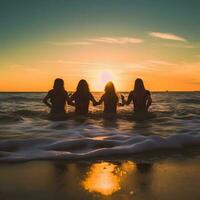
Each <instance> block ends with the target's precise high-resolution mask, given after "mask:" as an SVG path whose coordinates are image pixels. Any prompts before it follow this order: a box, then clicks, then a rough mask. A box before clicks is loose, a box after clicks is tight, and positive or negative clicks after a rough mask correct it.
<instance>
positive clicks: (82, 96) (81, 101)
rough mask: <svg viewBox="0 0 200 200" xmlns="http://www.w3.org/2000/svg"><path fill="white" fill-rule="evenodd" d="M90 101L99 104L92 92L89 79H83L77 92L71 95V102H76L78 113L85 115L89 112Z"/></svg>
mask: <svg viewBox="0 0 200 200" xmlns="http://www.w3.org/2000/svg"><path fill="white" fill-rule="evenodd" d="M90 101H91V102H92V103H93V105H96V104H97V102H96V100H95V99H94V97H93V95H92V93H91V92H90V89H89V85H88V83H87V81H86V80H84V79H82V80H80V81H79V83H78V85H77V88H76V92H75V93H74V94H73V95H72V96H71V97H70V102H72V103H73V104H74V106H75V112H76V113H77V114H81V115H85V114H87V113H88V110H89V103H90Z"/></svg>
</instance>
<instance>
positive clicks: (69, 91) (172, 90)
mask: <svg viewBox="0 0 200 200" xmlns="http://www.w3.org/2000/svg"><path fill="white" fill-rule="evenodd" d="M130 91H132V90H129V91H118V92H117V93H121V92H130ZM47 92H48V91H0V93H47ZM67 92H69V93H70V92H75V90H72V91H70V90H68V91H67ZM90 92H95V93H102V92H104V91H90ZM150 92H200V90H150Z"/></svg>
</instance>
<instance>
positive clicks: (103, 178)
mask: <svg viewBox="0 0 200 200" xmlns="http://www.w3.org/2000/svg"><path fill="white" fill-rule="evenodd" d="M134 166H135V165H134V164H133V163H132V162H130V161H128V162H125V163H123V164H122V165H120V166H118V165H116V164H113V163H110V162H101V163H95V164H93V165H92V166H91V167H90V169H89V172H88V173H87V176H86V178H85V180H83V181H82V185H83V187H84V189H85V190H88V191H89V192H97V193H100V194H102V195H105V196H108V195H111V194H113V193H114V192H117V191H119V190H120V189H121V180H122V178H123V176H124V175H125V174H126V173H127V172H130V171H132V170H133V169H134Z"/></svg>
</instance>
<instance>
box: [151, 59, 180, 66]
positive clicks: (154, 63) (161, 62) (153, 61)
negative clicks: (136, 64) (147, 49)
mask: <svg viewBox="0 0 200 200" xmlns="http://www.w3.org/2000/svg"><path fill="white" fill-rule="evenodd" d="M148 62H149V63H150V64H153V65H165V66H177V64H176V63H171V62H168V61H165V60H149V61H148Z"/></svg>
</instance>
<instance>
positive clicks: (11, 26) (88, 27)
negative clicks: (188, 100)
mask: <svg viewBox="0 0 200 200" xmlns="http://www.w3.org/2000/svg"><path fill="white" fill-rule="evenodd" d="M199 8H200V1H199V0H190V1H189V0H168V1H166V0H48V1H47V0H34V1H33V0H17V1H16V0H0V91H47V90H49V89H51V88H52V85H53V81H54V79H55V78H63V79H64V81H65V88H66V90H70V91H72V90H75V89H76V85H77V83H78V81H79V80H80V79H86V80H87V81H88V83H89V85H90V88H91V90H92V91H103V89H104V86H105V84H106V82H107V81H113V82H114V84H115V87H116V89H117V91H130V90H132V88H133V86H134V81H135V79H136V78H142V79H143V80H144V83H145V86H146V88H147V89H149V90H151V91H166V90H169V91H194V90H200V26H199V22H200V12H199Z"/></svg>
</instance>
